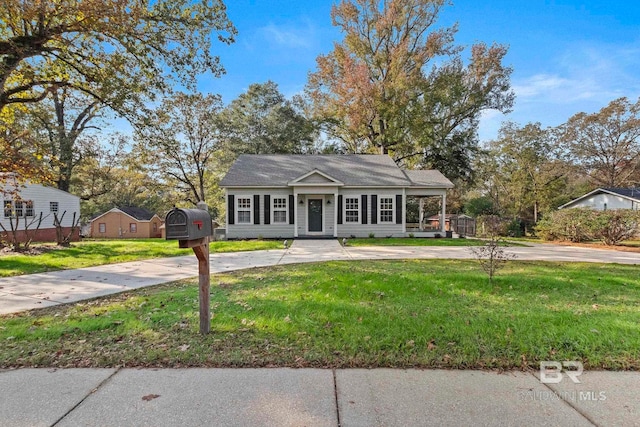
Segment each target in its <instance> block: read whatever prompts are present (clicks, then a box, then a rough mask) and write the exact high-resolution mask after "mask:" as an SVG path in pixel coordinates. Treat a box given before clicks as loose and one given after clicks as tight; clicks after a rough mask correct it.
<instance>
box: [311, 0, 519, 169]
mask: <svg viewBox="0 0 640 427" xmlns="http://www.w3.org/2000/svg"><path fill="white" fill-rule="evenodd" d="M445 4H446V1H444V0H390V1H388V2H379V1H375V0H344V1H342V2H341V3H339V4H338V5H336V6H334V7H333V9H332V20H333V24H334V25H335V26H338V27H339V28H340V29H341V30H342V32H343V33H344V34H345V37H344V40H343V42H342V43H337V44H335V46H334V50H333V51H332V52H331V53H329V54H328V55H321V56H319V57H318V59H317V67H318V69H317V71H316V72H314V73H311V74H310V76H309V82H308V85H307V89H306V93H307V95H308V97H309V98H310V99H311V102H312V104H313V111H314V112H315V115H316V116H318V117H320V118H322V119H323V120H324V124H325V129H326V131H327V132H328V134H330V135H332V136H334V137H336V138H339V139H340V140H342V141H344V143H345V145H346V146H347V150H348V151H351V152H370V151H374V150H377V151H379V152H389V153H390V154H392V155H393V157H394V159H395V160H396V161H397V162H398V163H403V164H404V165H406V166H409V167H412V166H427V167H439V168H441V169H446V168H449V169H450V170H451V171H453V172H452V173H453V175H455V176H460V177H462V178H465V179H468V177H469V176H470V174H469V173H468V172H467V171H463V170H460V171H456V167H455V165H456V164H459V163H460V164H463V166H465V165H467V164H469V162H470V160H469V158H470V156H471V155H472V154H473V153H472V151H473V149H474V148H475V145H476V144H477V138H476V137H475V133H476V130H477V122H478V119H479V115H480V113H481V112H482V111H484V110H485V109H488V108H497V109H500V110H501V111H507V110H508V109H509V108H510V106H511V104H512V103H513V94H512V93H511V92H510V91H509V75H510V73H511V69H510V68H507V67H503V66H502V60H503V58H504V55H505V54H506V48H504V47H503V46H499V45H494V46H491V47H487V46H486V45H484V44H477V45H475V46H473V47H472V48H471V60H470V64H469V65H468V66H465V65H464V64H463V61H462V60H461V58H460V54H461V52H462V48H460V47H457V46H454V44H453V40H454V35H455V32H456V27H455V26H454V27H450V28H443V29H435V28H434V27H435V23H436V21H437V18H438V15H439V13H440V11H441V9H442V8H443V7H444V6H445ZM452 177H453V176H452ZM453 178H455V177H453Z"/></svg>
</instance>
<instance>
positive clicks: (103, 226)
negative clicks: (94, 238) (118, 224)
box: [98, 222, 107, 234]
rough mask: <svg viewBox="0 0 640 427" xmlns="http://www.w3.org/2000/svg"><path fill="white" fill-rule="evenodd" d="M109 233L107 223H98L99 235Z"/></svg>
mask: <svg viewBox="0 0 640 427" xmlns="http://www.w3.org/2000/svg"><path fill="white" fill-rule="evenodd" d="M106 232H107V223H106V222H99V223H98V233H101V234H103V233H106Z"/></svg>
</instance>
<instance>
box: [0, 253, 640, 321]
mask: <svg viewBox="0 0 640 427" xmlns="http://www.w3.org/2000/svg"><path fill="white" fill-rule="evenodd" d="M508 250H509V251H510V252H512V253H514V254H516V256H517V259H519V260H542V261H582V262H605V263H620V264H636V265H639V264H640V253H635V252H620V251H613V250H603V249H590V248H583V247H572V246H558V245H551V244H532V245H531V246H529V247H512V248H509V249H508ZM404 258H418V259H436V258H450V259H469V258H473V256H472V254H471V252H470V251H469V248H467V247H436V246H361V247H350V246H347V247H346V248H343V247H342V246H341V245H340V243H339V242H338V241H337V240H296V241H294V242H293V244H292V245H291V247H290V248H289V249H288V250H284V249H277V250H267V251H255V252H232V253H214V254H211V272H212V273H220V272H226V271H233V270H240V269H246V268H253V267H266V266H271V265H279V264H295V263H304V262H317V261H329V260H350V259H354V260H363V259H404ZM197 275H198V265H197V261H196V258H195V256H193V255H188V256H182V257H173V258H158V259H151V260H145V261H135V262H127V263H122V264H110V265H102V266H98V267H88V268H80V269H77V270H63V271H55V272H49V273H40V274H29V275H23V276H17V277H7V278H2V279H0V314H8V313H16V312H20V311H25V310H30V309H34V308H41V307H49V306H54V305H59V304H65V303H70V302H76V301H81V300H85V299H90V298H95V297H100V296H104V295H109V294H114V293H118V292H124V291H128V290H132V289H137V288H142V287H145V286H152V285H158V284H161V283H167V282H171V281H174V280H179V279H186V278H189V277H196V276H197Z"/></svg>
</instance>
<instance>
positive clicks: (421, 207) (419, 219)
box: [418, 197, 424, 231]
mask: <svg viewBox="0 0 640 427" xmlns="http://www.w3.org/2000/svg"><path fill="white" fill-rule="evenodd" d="M419 205H420V207H419V208H418V209H419V211H420V212H419V214H418V221H419V223H418V229H419V230H420V231H422V230H423V229H424V226H423V225H422V224H423V223H424V197H420V200H419Z"/></svg>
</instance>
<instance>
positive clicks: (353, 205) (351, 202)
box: [344, 197, 360, 222]
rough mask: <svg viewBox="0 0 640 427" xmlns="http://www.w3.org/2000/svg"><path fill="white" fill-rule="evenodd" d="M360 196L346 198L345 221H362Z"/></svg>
mask: <svg viewBox="0 0 640 427" xmlns="http://www.w3.org/2000/svg"><path fill="white" fill-rule="evenodd" d="M359 202H360V199H359V198H358V197H347V198H345V199H344V221H345V222H360V209H359V204H358V203H359Z"/></svg>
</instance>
